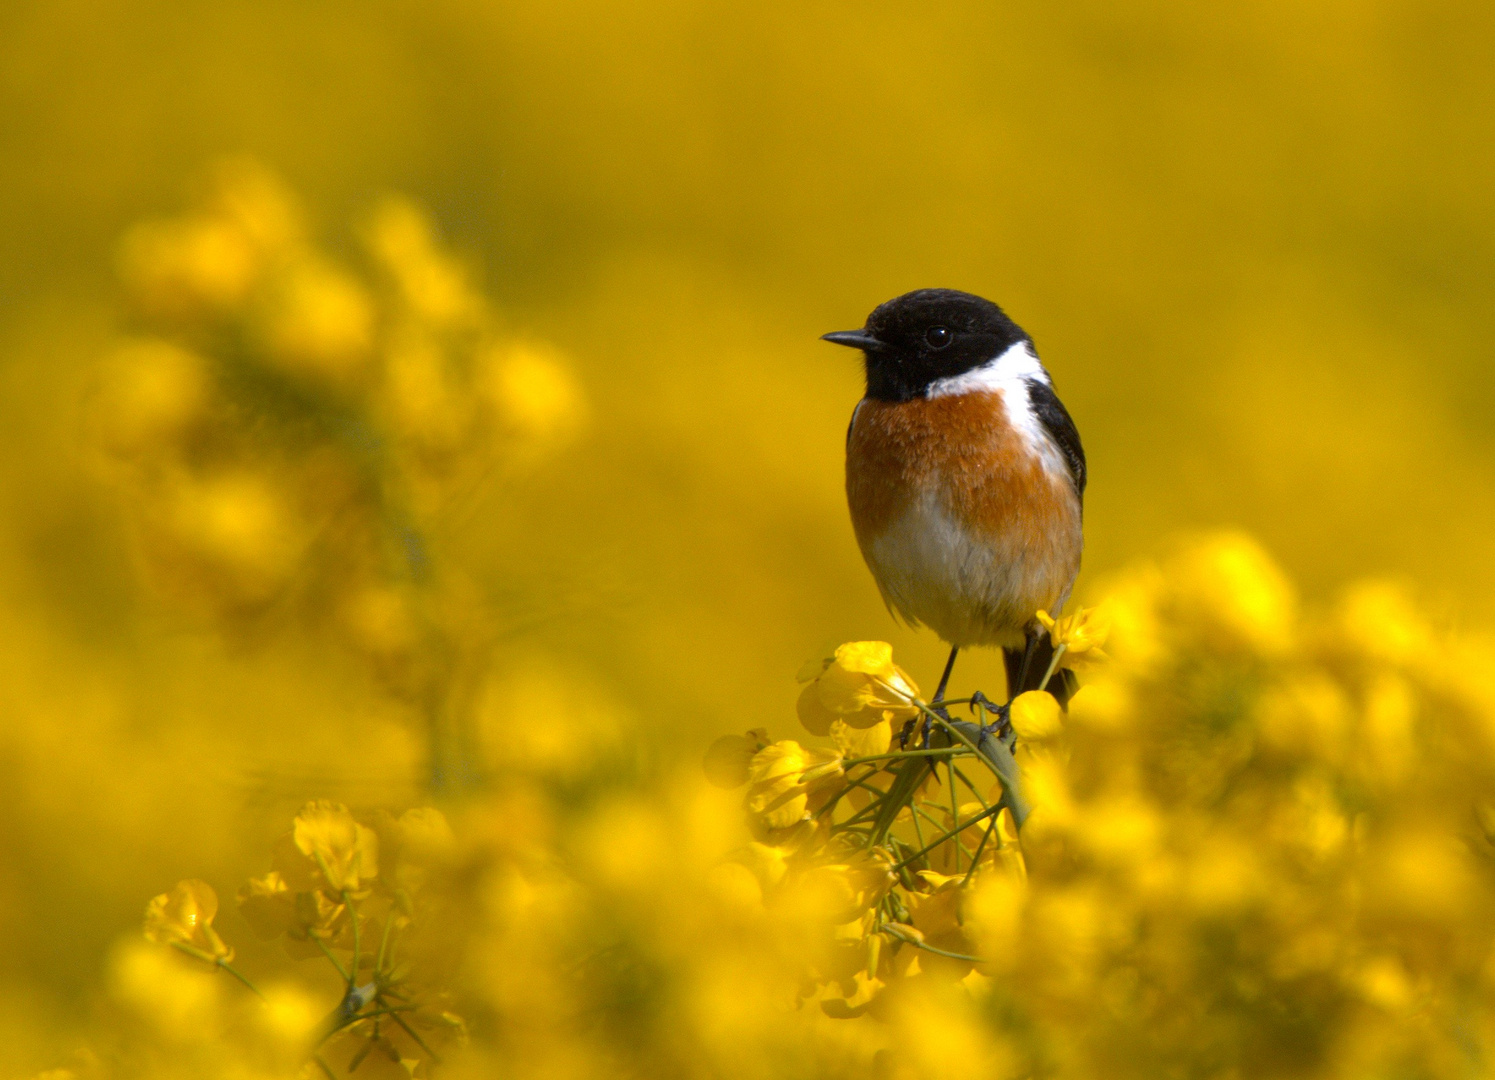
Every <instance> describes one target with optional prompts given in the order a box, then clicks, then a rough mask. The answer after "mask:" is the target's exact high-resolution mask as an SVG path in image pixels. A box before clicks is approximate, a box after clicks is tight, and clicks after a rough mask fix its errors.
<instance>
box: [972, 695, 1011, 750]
mask: <svg viewBox="0 0 1495 1080" xmlns="http://www.w3.org/2000/svg"><path fill="white" fill-rule="evenodd" d="M970 706H971V711H972V712H976V711H977V710H978V709H985V710H986V711H987V712H989V713H991V714H992V716H993V717H994V718H995V719H993V720H992V722H991V723H990V724H983V725H981V733H982V734H983V735H986V734H995V735H996V737H997V738H999V739H1000V738H1002V737H1003V736H1004V735H1006V734H1007V727H1008V718H1009V716H1010V715H1011V713H1012V708H1011V706H1010V705H998V704H997V703H996V702H994V701H992V700H991V698H989V697H987V696H986V695H985V694H983V693H982V692H981V691H980V690H977V691H976V692H975V693H974V694H972V695H971V701H970Z"/></svg>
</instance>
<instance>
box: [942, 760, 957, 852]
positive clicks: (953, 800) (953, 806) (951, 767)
mask: <svg viewBox="0 0 1495 1080" xmlns="http://www.w3.org/2000/svg"><path fill="white" fill-rule="evenodd" d="M945 773H946V775H947V776H949V778H950V820H951V821H959V820H960V800H959V796H958V795H957V794H956V791H955V763H954V762H947V763H946V766H945ZM955 872H956V873H957V874H958V873H960V834H959V833H956V834H955Z"/></svg>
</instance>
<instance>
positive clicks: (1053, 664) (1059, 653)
mask: <svg viewBox="0 0 1495 1080" xmlns="http://www.w3.org/2000/svg"><path fill="white" fill-rule="evenodd" d="M1068 648H1069V646H1068V645H1060V646H1059V647H1058V648H1057V649H1055V650H1054V658H1053V659H1052V660H1050V661H1049V669H1048V670H1047V671H1045V672H1044V673H1043V682H1041V683H1039V684H1038V689H1040V690H1047V689H1048V688H1049V680H1050V679H1052V678H1053V677H1054V672H1056V671H1058V670H1059V660H1060V658H1061V657H1063V656H1064V652H1065V650H1066V649H1068Z"/></svg>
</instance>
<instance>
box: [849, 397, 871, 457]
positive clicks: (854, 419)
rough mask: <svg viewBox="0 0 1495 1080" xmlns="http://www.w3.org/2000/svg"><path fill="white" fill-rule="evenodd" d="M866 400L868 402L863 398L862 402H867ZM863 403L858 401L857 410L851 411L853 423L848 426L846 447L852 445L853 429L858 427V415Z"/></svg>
mask: <svg viewBox="0 0 1495 1080" xmlns="http://www.w3.org/2000/svg"><path fill="white" fill-rule="evenodd" d="M866 400H867V399H866V398H862V401H866ZM862 401H858V402H857V404H856V408H855V409H852V410H851V423H849V424H847V425H846V445H847V446H850V445H851V429H852V428H854V427H856V426H857V413H858V412H860V411H861V408H862Z"/></svg>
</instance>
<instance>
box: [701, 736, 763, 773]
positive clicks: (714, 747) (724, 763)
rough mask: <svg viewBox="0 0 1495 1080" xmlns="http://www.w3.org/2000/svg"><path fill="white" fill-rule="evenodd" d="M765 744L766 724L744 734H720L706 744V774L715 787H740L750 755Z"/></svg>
mask: <svg viewBox="0 0 1495 1080" xmlns="http://www.w3.org/2000/svg"><path fill="white" fill-rule="evenodd" d="M767 745H768V730H767V729H766V728H754V729H753V730H752V731H749V732H748V733H747V734H746V735H723V736H722V737H721V738H719V739H717V740H716V741H715V742H714V743H712V744H711V745H710V746H709V747H707V748H706V758H705V761H704V762H703V764H704V766H705V769H706V778H707V779H708V780H710V781H711V782H712V783H713V784H715V785H717V786H718V787H724V788H737V787H741V786H742V785H743V784H746V783H747V782H748V767H749V765H750V764H751V762H752V760H753V755H754V754H756V753H757V752H758V751H759V750H762V749H763V748H764V747H765V746H767Z"/></svg>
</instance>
